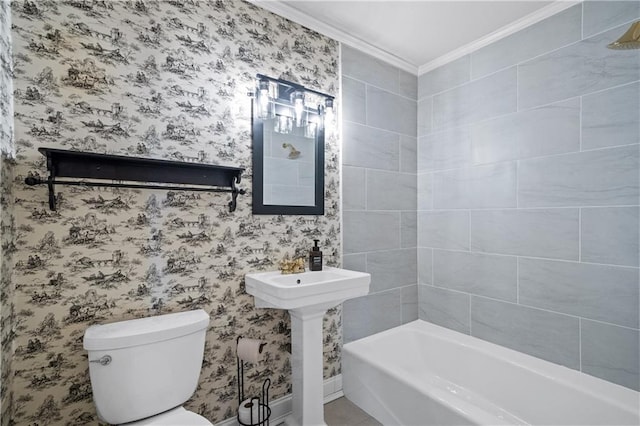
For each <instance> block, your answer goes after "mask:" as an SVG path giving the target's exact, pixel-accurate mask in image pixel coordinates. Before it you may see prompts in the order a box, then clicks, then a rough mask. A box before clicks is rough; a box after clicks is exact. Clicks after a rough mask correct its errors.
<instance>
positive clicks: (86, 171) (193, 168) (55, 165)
mask: <svg viewBox="0 0 640 426" xmlns="http://www.w3.org/2000/svg"><path fill="white" fill-rule="evenodd" d="M38 151H40V153H41V154H42V155H44V156H45V157H46V158H47V170H48V171H49V177H48V178H47V179H41V178H39V177H33V176H30V177H27V178H26V179H25V180H24V181H25V183H26V184H27V185H39V184H47V186H48V187H49V208H51V210H55V209H56V198H55V185H75V186H106V187H115V188H142V189H166V190H177V191H202V192H229V193H231V201H230V202H229V211H234V210H235V209H236V198H237V197H238V194H244V193H245V190H244V189H239V188H237V187H236V184H238V183H240V178H241V175H242V172H243V171H244V169H243V168H240V167H227V166H217V165H213V164H202V163H186V162H182V161H169V160H157V159H153V158H141V157H128V156H124V155H109V154H96V153H90V152H80V151H68V150H63V149H49V148H39V149H38ZM58 178H78V179H103V180H111V181H128V182H131V181H133V182H145V183H140V184H136V183H118V182H88V181H75V180H71V181H69V180H60V179H58ZM153 183H165V184H167V183H168V184H172V183H173V184H180V185H202V186H198V187H193V186H177V185H174V186H171V185H154V184H153Z"/></svg>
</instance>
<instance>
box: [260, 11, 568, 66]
mask: <svg viewBox="0 0 640 426" xmlns="http://www.w3.org/2000/svg"><path fill="white" fill-rule="evenodd" d="M251 1H253V2H254V3H256V4H258V5H260V6H262V7H264V8H266V9H268V10H271V11H272V12H275V13H278V14H280V15H282V16H284V17H286V18H289V19H291V20H293V21H296V22H298V23H300V24H302V25H305V26H307V27H309V28H311V29H313V30H316V31H318V32H321V33H323V34H326V35H328V36H330V37H333V38H335V39H337V40H338V41H341V42H344V43H346V44H349V45H351V46H353V47H356V48H359V49H361V50H364V51H367V52H368V53H370V54H373V55H374V56H376V57H378V58H380V59H383V60H385V61H387V62H390V63H393V64H394V65H397V66H399V67H401V68H403V69H405V70H407V71H410V72H414V73H416V74H417V73H421V72H424V71H426V70H427V69H429V68H433V67H434V66H435V65H442V63H446V62H447V60H452V59H455V57H454V56H457V57H459V56H461V55H455V52H462V51H463V50H467V51H470V50H473V49H471V48H472V47H473V48H478V47H481V45H484V44H488V42H490V41H495V40H496V39H499V38H501V37H503V36H505V35H508V34H511V33H513V32H514V31H517V30H519V29H521V28H524V27H525V26H528V25H530V24H533V23H535V22H537V21H539V20H541V19H543V18H545V17H547V16H549V15H551V14H553V13H557V12H558V11H559V10H563V9H565V8H567V7H569V6H571V5H572V4H575V3H576V2H575V1H555V2H554V1H542V0H526V1H517V0H514V1H503V0H494V1H486V0H482V1H480V0H479V1H468V0H467V1H457V0H440V1H433V0H414V1H401V0H395V1H393V0H355V1H354V0H328V1H327V0H251ZM466 53H468V52H466ZM430 65H434V66H430Z"/></svg>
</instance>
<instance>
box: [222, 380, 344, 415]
mask: <svg viewBox="0 0 640 426" xmlns="http://www.w3.org/2000/svg"><path fill="white" fill-rule="evenodd" d="M323 395H324V403H325V404H326V403H327V402H331V401H333V400H334V399H338V398H340V397H341V396H344V393H343V392H342V374H338V375H337V376H333V377H330V378H328V379H327V380H325V381H324V384H323ZM269 405H270V406H271V418H270V419H269V423H270V424H271V425H273V426H276V425H279V424H281V423H282V422H284V419H285V418H286V417H287V416H288V415H289V414H290V413H291V394H289V395H286V396H283V397H282V398H278V399H276V400H275V401H272V402H271V404H269ZM215 426H239V424H238V419H236V418H235V417H232V418H230V419H226V420H223V421H221V422H220V423H216V425H215Z"/></svg>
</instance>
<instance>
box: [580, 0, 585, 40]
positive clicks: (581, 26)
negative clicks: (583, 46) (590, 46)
mask: <svg viewBox="0 0 640 426" xmlns="http://www.w3.org/2000/svg"><path fill="white" fill-rule="evenodd" d="M582 40H584V2H583V3H582V4H581V5H580V41H582Z"/></svg>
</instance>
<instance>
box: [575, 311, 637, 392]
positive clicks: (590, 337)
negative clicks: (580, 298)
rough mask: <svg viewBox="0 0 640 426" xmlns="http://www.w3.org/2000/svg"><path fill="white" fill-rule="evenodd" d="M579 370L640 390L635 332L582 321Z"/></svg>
mask: <svg viewBox="0 0 640 426" xmlns="http://www.w3.org/2000/svg"><path fill="white" fill-rule="evenodd" d="M581 325H582V327H581V336H582V371H583V372H585V373H587V374H591V375H593V376H596V377H600V378H602V379H605V380H608V381H610V382H613V383H617V384H619V385H622V386H626V387H628V388H631V389H634V390H637V391H640V371H639V369H640V354H639V353H638V352H639V351H640V349H639V348H640V341H639V340H640V339H639V333H638V330H632V329H629V328H622V327H616V326H614V325H609V324H602V323H599V322H594V321H587V320H582V324H581Z"/></svg>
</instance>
